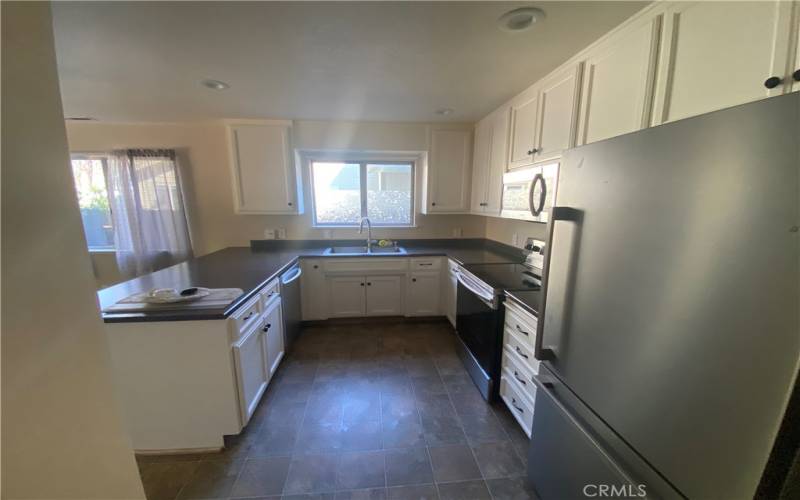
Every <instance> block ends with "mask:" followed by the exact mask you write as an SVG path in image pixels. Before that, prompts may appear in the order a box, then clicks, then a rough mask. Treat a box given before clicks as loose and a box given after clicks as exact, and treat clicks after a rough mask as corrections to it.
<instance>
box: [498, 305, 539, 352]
mask: <svg viewBox="0 0 800 500" xmlns="http://www.w3.org/2000/svg"><path fill="white" fill-rule="evenodd" d="M505 307H506V314H505V324H506V329H508V330H511V331H512V332H514V333H515V334H516V335H517V336H518V337H519V338H520V339H521V340H523V341H524V342H525V345H527V347H528V348H529V349H533V345H534V342H535V341H536V324H537V319H536V317H534V316H531V315H530V314H528V313H527V312H525V311H523V310H522V309H521V308H520V307H519V306H517V305H516V304H514V303H513V302H512V301H510V300H507V301H505Z"/></svg>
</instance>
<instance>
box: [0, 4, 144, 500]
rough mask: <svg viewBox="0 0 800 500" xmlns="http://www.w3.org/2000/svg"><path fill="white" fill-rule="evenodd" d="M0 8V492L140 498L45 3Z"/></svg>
mask: <svg viewBox="0 0 800 500" xmlns="http://www.w3.org/2000/svg"><path fill="white" fill-rule="evenodd" d="M1 5H2V103H3V108H2V142H3V149H2V166H3V170H2V274H3V280H2V298H3V304H2V306H3V314H2V332H3V335H2V407H3V415H2V417H3V421H2V457H3V459H2V478H3V482H2V497H3V498H9V499H20V498H31V499H34V498H35V499H45V498H47V499H56V498H70V499H78V498H80V499H88V498H103V499H110V498H125V499H128V498H144V492H143V490H142V484H141V481H140V480H139V474H138V470H137V468H136V463H135V460H134V457H133V453H132V451H131V448H130V443H129V440H128V437H127V435H126V433H125V431H124V430H123V427H122V425H121V422H120V419H119V415H118V412H117V406H116V401H115V398H114V395H113V393H112V386H111V371H110V368H109V356H108V345H107V342H106V337H105V332H104V328H103V324H102V322H101V321H100V316H99V311H98V309H97V304H96V298H95V283H94V280H93V278H92V272H91V267H90V262H89V255H88V252H87V250H86V242H85V241H84V236H83V230H82V228H81V218H80V213H79V210H78V203H77V200H76V197H75V193H74V188H73V181H72V175H71V171H70V168H69V160H68V154H67V142H66V135H65V130H64V117H63V114H62V110H61V100H60V95H59V87H58V76H57V74H56V61H55V53H54V50H53V33H52V22H51V19H50V5H49V3H46V2H30V3H22V2H20V3H17V2H2V4H1Z"/></svg>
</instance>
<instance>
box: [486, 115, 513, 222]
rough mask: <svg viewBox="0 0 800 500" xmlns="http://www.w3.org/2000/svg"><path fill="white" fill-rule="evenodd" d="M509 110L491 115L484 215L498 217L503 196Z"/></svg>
mask: <svg viewBox="0 0 800 500" xmlns="http://www.w3.org/2000/svg"><path fill="white" fill-rule="evenodd" d="M508 124H509V109H508V108H507V107H503V108H500V109H499V110H497V111H495V112H494V114H492V144H491V148H490V152H489V172H488V173H487V175H486V205H485V206H484V207H483V209H484V213H485V214H486V215H497V216H499V215H500V201H501V200H502V195H503V174H505V173H506V160H507V159H508V132H509V131H508Z"/></svg>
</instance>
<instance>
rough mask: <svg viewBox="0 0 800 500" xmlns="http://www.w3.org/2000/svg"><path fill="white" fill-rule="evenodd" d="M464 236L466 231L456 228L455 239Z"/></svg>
mask: <svg viewBox="0 0 800 500" xmlns="http://www.w3.org/2000/svg"><path fill="white" fill-rule="evenodd" d="M462 236H464V230H463V229H461V228H460V227H454V228H453V238H461V237H462Z"/></svg>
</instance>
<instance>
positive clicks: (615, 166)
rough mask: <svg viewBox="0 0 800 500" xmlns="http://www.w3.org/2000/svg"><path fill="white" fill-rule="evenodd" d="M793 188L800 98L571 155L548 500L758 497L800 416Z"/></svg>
mask: <svg viewBox="0 0 800 500" xmlns="http://www.w3.org/2000/svg"><path fill="white" fill-rule="evenodd" d="M799 172H800V94H798V93H794V94H789V95H785V96H781V97H775V98H771V99H767V100H764V101H760V102H757V103H752V104H746V105H742V106H737V107H735V108H730V109H726V110H722V111H718V112H714V113H709V114H706V115H703V116H699V117H695V118H690V119H686V120H682V121H678V122H674V123H669V124H665V125H662V126H658V127H653V128H649V129H646V130H642V131H639V132H636V133H632V134H628V135H625V136H621V137H617V138H614V139H609V140H605V141H601V142H597V143H594V144H590V145H586V146H582V147H577V148H575V149H572V150H569V151H567V152H566V153H565V155H564V157H563V160H562V163H561V168H560V173H559V180H558V192H557V197H556V205H557V208H556V209H554V211H553V220H552V222H551V223H550V224H549V227H548V230H549V231H550V235H551V236H550V237H551V240H550V245H549V246H548V255H547V261H546V265H545V266H546V268H547V269H546V280H545V285H544V286H545V291H544V297H545V298H544V304H543V308H544V321H541V322H540V328H539V331H538V332H537V334H538V335H537V339H536V340H537V349H536V351H537V352H536V355H537V357H538V358H539V359H541V360H543V361H544V362H543V363H542V366H543V367H544V368H542V369H541V370H540V373H539V376H538V380H537V386H538V387H537V389H538V390H537V395H536V405H535V412H534V423H533V433H532V438H531V446H530V452H529V469H528V475H529V478H530V479H531V480H532V482H533V485H534V487H535V488H536V490H537V492H538V493H539V495H540V496H541V497H542V498H543V499H544V500H549V499H559V500H561V499H566V498H586V497H596V498H602V497H608V496H614V497H625V498H628V497H630V498H637V497H641V496H647V497H651V498H673V497H674V498H680V497H687V498H698V499H706V498H720V499H738V498H752V497H753V496H754V494H756V491H757V489H758V488H759V483H760V482H762V487H764V484H763V481H762V477H764V476H763V474H764V471H765V467H767V462H768V460H770V455H771V452H772V451H773V447H774V446H775V443H776V441H777V440H778V439H780V438H779V437H778V433H779V429H780V426H781V423H782V421H784V416H785V415H786V414H787V408H790V409H791V408H794V409H793V410H792V412H794V413H800V412H797V409H796V407H793V406H790V405H789V399H790V395H791V393H792V390H793V388H794V385H795V379H796V377H797V373H798V361H799V360H800V325H799V324H798V323H799V319H798V316H799V312H798V311H799V310H800V295H799V294H798V287H800V272H799V268H800V246H799V243H798V238H799V237H800V234H798V226H799V225H800V215H799V214H800V196H799V194H800V176H799ZM795 406H796V401H795ZM787 418H790V417H788V416H787ZM792 418H798V416H796V415H795V416H794V417H792ZM790 423H791V422H789V424H790ZM789 424H785V425H784V430H786V429H790V428H792V425H789ZM798 426H800V422H797V421H795V425H794V428H797V427H798ZM781 436H784V434H782V435H781ZM776 450H777V448H776ZM787 450H789V451H788V452H789V453H790V454H791V453H796V448H795V451H792V447H791V446H788V447H787V446H785V445H784V446H783V448H782V451H781V453H786V452H787ZM776 453H777V451H776ZM776 460H777V462H780V461H781V460H780V457H777V459H776V457H775V456H774V454H773V457H772V460H771V462H770V463H771V464H773V465H774V463H775V461H776ZM778 473H780V471H777V472H774V471H773V472H772V473H770V474H773V475H774V474H778ZM603 485H605V486H603ZM612 486H614V487H615V489H612ZM774 491H777V490H774ZM603 492H605V494H603ZM611 493H616V495H611Z"/></svg>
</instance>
